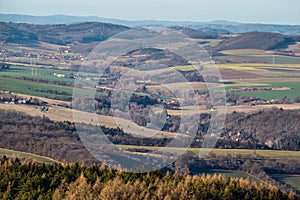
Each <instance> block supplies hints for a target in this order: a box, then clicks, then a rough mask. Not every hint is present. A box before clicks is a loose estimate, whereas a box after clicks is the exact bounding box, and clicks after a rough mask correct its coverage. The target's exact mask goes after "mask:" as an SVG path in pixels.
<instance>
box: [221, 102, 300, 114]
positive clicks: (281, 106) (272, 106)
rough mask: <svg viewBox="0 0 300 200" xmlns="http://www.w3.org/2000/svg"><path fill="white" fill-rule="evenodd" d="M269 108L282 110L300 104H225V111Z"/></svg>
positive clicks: (293, 108) (296, 108)
mask: <svg viewBox="0 0 300 200" xmlns="http://www.w3.org/2000/svg"><path fill="white" fill-rule="evenodd" d="M271 108H278V109H280V108H282V109H283V110H298V109H300V104H299V103H297V104H269V105H256V106H227V107H226V110H227V113H233V112H234V111H235V112H245V113H253V112H257V111H260V110H264V109H271Z"/></svg>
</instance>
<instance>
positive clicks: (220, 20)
mask: <svg viewBox="0 0 300 200" xmlns="http://www.w3.org/2000/svg"><path fill="white" fill-rule="evenodd" d="M0 15H20V16H29V17H54V16H65V17H86V18H88V17H95V18H99V20H101V19H107V20H119V21H124V22H126V21H127V22H147V21H152V22H173V23H176V22H177V23H184V22H187V23H214V22H219V23H220V24H223V23H231V24H257V25H258V24H261V25H288V26H300V24H288V23H267V22H242V21H232V20H226V19H215V20H209V21H196V20H168V19H124V18H112V17H102V16H96V15H71V14H61V13H60V14H49V15H38V14H26V13H2V12H1V13H0Z"/></svg>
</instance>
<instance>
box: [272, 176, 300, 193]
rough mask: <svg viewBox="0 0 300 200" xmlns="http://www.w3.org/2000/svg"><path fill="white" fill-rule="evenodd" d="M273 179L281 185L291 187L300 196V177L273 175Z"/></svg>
mask: <svg viewBox="0 0 300 200" xmlns="http://www.w3.org/2000/svg"><path fill="white" fill-rule="evenodd" d="M272 177H273V178H274V179H275V180H277V181H279V182H281V183H284V184H288V185H290V186H291V187H292V188H293V189H294V190H296V191H297V193H299V194H300V175H286V174H273V175H272Z"/></svg>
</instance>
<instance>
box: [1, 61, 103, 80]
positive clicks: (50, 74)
mask: <svg viewBox="0 0 300 200" xmlns="http://www.w3.org/2000/svg"><path fill="white" fill-rule="evenodd" d="M54 73H56V74H64V75H68V74H71V73H72V74H73V75H74V76H75V75H77V74H78V75H80V76H83V77H89V76H93V77H95V76H96V77H101V75H99V74H93V73H85V72H78V73H77V72H74V71H69V70H60V69H53V68H42V67H30V66H28V67H26V66H16V65H13V66H11V67H10V68H9V69H6V70H3V71H0V76H7V77H13V78H20V77H26V78H33V79H37V78H38V79H41V80H46V81H57V82H63V83H73V82H74V79H71V78H60V77H57V76H54Z"/></svg>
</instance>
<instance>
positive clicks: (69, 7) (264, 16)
mask: <svg viewBox="0 0 300 200" xmlns="http://www.w3.org/2000/svg"><path fill="white" fill-rule="evenodd" d="M0 13H13V14H30V15H52V14H66V15H80V16H99V17H108V18H118V19H130V20H144V19H155V20H176V21H185V20H186V21H212V20H230V21H239V22H256V23H275V24H300V1H299V0H204V1H203V0H168V1H167V0H147V1H146V0H106V1H103V0H83V1H78V0H51V1H50V0H0Z"/></svg>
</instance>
